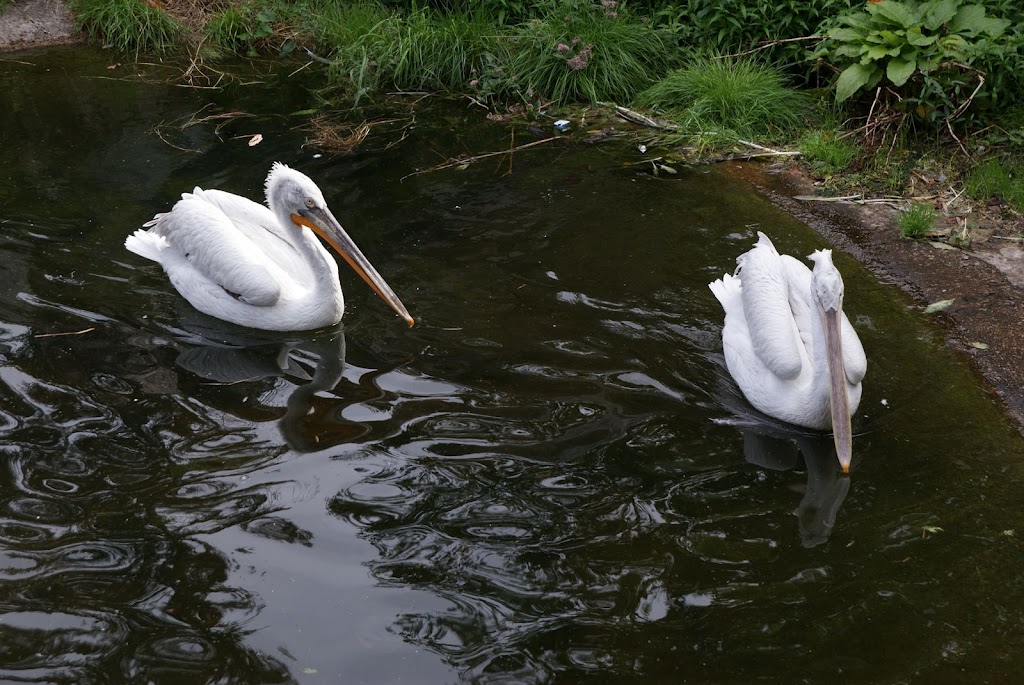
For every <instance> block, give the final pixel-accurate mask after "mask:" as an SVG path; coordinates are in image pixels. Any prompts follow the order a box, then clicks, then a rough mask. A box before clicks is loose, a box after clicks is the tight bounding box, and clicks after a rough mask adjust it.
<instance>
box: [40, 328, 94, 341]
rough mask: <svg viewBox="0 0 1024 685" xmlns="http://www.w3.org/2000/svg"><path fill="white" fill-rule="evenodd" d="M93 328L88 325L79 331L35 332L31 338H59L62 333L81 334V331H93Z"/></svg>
mask: <svg viewBox="0 0 1024 685" xmlns="http://www.w3.org/2000/svg"><path fill="white" fill-rule="evenodd" d="M95 330H96V327H95V326H90V327H89V328H83V329H82V330H80V331H68V332H67V333H38V334H36V335H34V336H32V337H33V338H59V337H61V336H63V335H82V334H83V333H89V332H90V331H95Z"/></svg>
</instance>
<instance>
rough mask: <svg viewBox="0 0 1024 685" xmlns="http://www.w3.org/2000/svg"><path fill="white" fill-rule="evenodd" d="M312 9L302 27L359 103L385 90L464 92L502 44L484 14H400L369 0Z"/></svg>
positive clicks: (336, 79) (332, 76) (332, 73)
mask: <svg viewBox="0 0 1024 685" xmlns="http://www.w3.org/2000/svg"><path fill="white" fill-rule="evenodd" d="M310 8H311V10H312V11H310V12H306V13H304V14H305V19H304V20H303V22H302V24H301V26H300V30H301V31H302V32H303V33H305V34H307V35H310V36H313V37H314V41H315V42H314V44H315V45H316V46H317V49H319V50H321V51H322V52H323V53H324V54H325V55H327V56H329V57H330V58H331V60H332V61H333V64H332V65H331V66H330V68H329V70H328V71H329V77H330V79H331V81H332V82H333V83H335V84H337V85H343V86H345V87H346V88H347V89H348V90H349V91H351V94H352V95H353V96H354V98H355V99H356V100H358V99H359V98H361V97H363V96H364V95H366V94H368V93H371V92H373V91H376V90H380V89H382V88H394V89H398V90H431V91H442V92H452V91H455V92H466V91H468V90H470V86H469V83H470V81H472V80H473V79H474V74H476V73H479V71H480V70H481V69H483V68H484V66H485V65H486V64H487V63H488V55H489V54H493V52H495V51H499V50H501V49H502V47H503V43H502V41H500V40H499V39H496V38H495V34H496V33H497V32H498V26H497V24H495V23H494V21H493V20H492V19H489V18H487V17H486V16H484V15H482V14H480V13H461V14H460V13H442V12H437V11H434V10H428V9H420V10H415V11H412V12H410V13H408V14H399V13H397V12H393V11H390V10H388V9H386V8H384V7H383V6H382V5H380V4H378V3H375V2H365V1H364V2H355V3H346V4H340V3H333V2H314V3H311V5H310Z"/></svg>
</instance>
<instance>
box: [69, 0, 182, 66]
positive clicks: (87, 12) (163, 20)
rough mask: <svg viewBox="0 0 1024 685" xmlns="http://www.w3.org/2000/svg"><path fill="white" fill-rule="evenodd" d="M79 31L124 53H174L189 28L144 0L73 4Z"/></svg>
mask: <svg viewBox="0 0 1024 685" xmlns="http://www.w3.org/2000/svg"><path fill="white" fill-rule="evenodd" d="M70 5H71V9H72V11H73V14H74V17H75V23H76V24H78V27H79V28H80V29H82V30H84V31H85V32H86V33H88V34H89V35H90V36H91V37H92V38H94V39H97V40H101V41H103V42H104V43H105V44H107V45H109V46H110V47H111V48H113V49H115V50H117V51H118V52H121V53H131V52H155V53H164V52H168V51H170V50H171V49H172V48H174V47H175V45H176V44H177V42H178V39H179V38H180V37H181V36H182V35H183V34H184V33H185V27H184V26H183V25H182V24H180V23H179V22H177V21H176V20H175V19H174V18H172V17H171V15H169V14H168V13H167V12H166V11H165V10H163V9H160V8H158V7H150V6H149V5H147V4H146V3H144V2H141V1H140V0H71V2H70Z"/></svg>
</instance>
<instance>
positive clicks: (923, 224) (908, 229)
mask: <svg viewBox="0 0 1024 685" xmlns="http://www.w3.org/2000/svg"><path fill="white" fill-rule="evenodd" d="M935 217H936V212H935V208H934V207H932V205H930V204H929V203H927V202H914V203H912V204H911V205H910V206H909V207H907V208H906V209H905V210H903V211H902V212H901V213H900V215H899V218H898V219H897V220H896V221H897V224H898V225H899V227H900V235H902V236H903V237H904V238H913V239H915V240H917V239H920V238H923V237H925V236H926V235H928V234H929V233H930V232H931V231H932V228H933V227H934V226H935Z"/></svg>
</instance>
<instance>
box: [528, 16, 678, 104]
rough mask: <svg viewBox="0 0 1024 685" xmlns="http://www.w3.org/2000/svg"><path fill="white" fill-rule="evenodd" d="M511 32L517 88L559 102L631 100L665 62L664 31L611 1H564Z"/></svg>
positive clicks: (651, 79) (651, 81) (650, 81)
mask: <svg viewBox="0 0 1024 685" xmlns="http://www.w3.org/2000/svg"><path fill="white" fill-rule="evenodd" d="M541 7H542V9H543V14H542V15H541V16H540V18H537V19H533V20H531V21H529V22H526V23H523V24H520V25H519V26H518V27H517V29H516V31H515V32H514V34H513V38H514V42H513V45H512V46H511V54H512V56H511V63H510V67H509V68H510V72H511V74H512V75H513V77H514V79H515V81H516V82H517V83H518V85H519V87H520V88H522V89H523V90H524V91H526V92H529V93H532V94H534V95H535V96H536V97H539V98H550V99H552V100H555V101H556V102H597V101H601V100H611V101H617V102H627V101H629V100H631V99H632V98H633V96H634V95H635V94H636V93H637V92H639V91H640V90H641V89H643V88H644V87H646V86H647V85H649V84H650V83H653V81H654V78H655V75H656V74H658V73H659V72H660V71H661V70H662V69H663V68H664V67H665V66H666V64H667V54H668V49H667V45H666V43H665V41H664V39H663V35H662V33H661V32H659V31H657V30H655V29H654V28H653V27H652V26H651V25H650V23H645V22H643V21H640V20H639V19H638V18H635V17H633V16H632V15H631V14H630V13H629V12H628V10H626V9H625V8H624V7H623V6H622V5H621V4H620V3H618V2H615V1H613V0H604V2H600V1H599V0H560V1H558V2H549V3H546V4H543V5H542V6H541Z"/></svg>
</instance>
